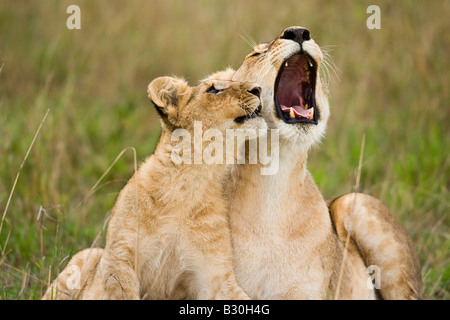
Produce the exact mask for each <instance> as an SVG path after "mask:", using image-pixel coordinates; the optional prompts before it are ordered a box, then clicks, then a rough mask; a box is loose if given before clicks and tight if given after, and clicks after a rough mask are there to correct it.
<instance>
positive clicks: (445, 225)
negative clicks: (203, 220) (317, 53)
mask: <svg viewBox="0 0 450 320" xmlns="http://www.w3.org/2000/svg"><path fill="white" fill-rule="evenodd" d="M74 3H76V4H78V5H79V6H80V8H81V19H82V22H81V25H82V29H81V30H68V29H67V28H66V19H67V18H68V16H69V15H68V14H66V8H67V7H68V6H69V5H70V4H74ZM371 4H373V3H372V2H371V1H350V0H345V1H340V2H339V4H337V3H336V2H334V1H326V0H322V1H312V0H311V1H310V0H305V1H301V3H299V2H298V1H284V2H283V4H282V5H281V4H279V3H278V4H277V3H275V2H273V3H272V2H270V1H256V0H251V1H245V2H243V1H214V2H211V1H197V0H196V1H189V2H186V1H145V2H144V1H139V0H133V1H115V2H106V1H95V2H93V1H56V0H48V1H33V2H30V1H25V0H19V1H13V0H6V1H2V3H1V4H0V66H1V65H3V66H2V68H1V71H0V212H2V213H3V212H4V211H5V209H7V210H6V214H5V220H4V223H3V225H2V229H1V233H0V245H1V247H0V253H1V256H0V298H1V299H38V298H40V296H41V294H42V293H43V291H44V290H45V289H46V284H47V283H48V281H49V280H50V279H53V278H54V277H55V275H56V274H57V273H58V271H59V270H61V269H62V268H63V267H64V266H65V264H66V263H67V261H68V259H69V257H70V256H71V255H73V254H74V253H75V252H77V251H78V250H80V249H82V248H85V247H89V246H91V245H93V244H94V245H100V246H101V245H103V242H104V238H103V233H102V230H104V225H105V221H106V220H107V217H108V214H109V211H110V209H111V208H112V206H113V204H114V201H115V198H116V196H117V194H118V192H119V191H120V189H121V188H122V186H123V185H124V184H125V183H126V181H127V180H128V178H129V177H130V176H131V175H132V173H133V171H134V155H133V152H130V151H126V152H124V153H123V154H122V155H121V157H120V158H119V159H117V161H115V160H116V158H117V156H118V155H119V154H121V152H122V151H123V150H125V149H126V148H127V147H134V148H135V150H136V156H137V160H138V161H142V160H144V159H145V157H146V156H148V155H149V154H150V153H151V152H152V151H153V150H154V147H155V145H156V142H157V140H158V138H159V122H158V120H157V117H156V114H155V112H154V110H153V108H152V106H151V104H150V102H149V101H148V98H147V95H146V87H147V85H148V83H149V82H150V81H151V80H152V79H153V78H155V77H158V76H161V75H172V74H174V75H179V76H184V77H185V78H186V79H187V80H188V81H189V82H190V83H191V84H194V83H195V82H196V81H198V80H199V79H201V78H203V77H204V76H206V75H208V74H209V73H212V72H214V71H217V70H219V69H223V68H225V67H227V66H232V67H238V66H239V65H240V63H241V61H242V59H243V57H244V56H245V55H246V54H247V53H248V52H249V50H250V48H249V46H248V44H247V43H246V41H244V40H243V39H242V38H243V37H244V38H245V37H246V34H248V35H250V36H251V37H252V38H253V40H255V41H256V42H265V41H270V40H271V39H272V38H274V37H275V35H277V34H278V33H279V32H280V31H281V30H283V29H284V28H285V27H287V26H290V25H302V26H305V27H308V28H309V29H310V30H311V32H312V36H313V37H314V39H315V40H316V42H317V43H319V44H320V45H322V46H324V48H325V49H326V50H327V51H329V53H330V54H331V56H332V57H333V59H334V62H335V64H336V66H337V67H338V68H339V70H340V71H339V70H338V71H337V76H332V77H331V79H330V93H331V112H332V114H331V120H330V123H329V128H328V131H327V136H326V138H325V139H324V140H323V142H322V144H321V145H320V146H318V147H317V148H315V149H314V150H313V151H312V153H311V156H310V159H309V168H310V171H311V172H312V174H313V176H314V177H315V179H316V182H317V184H318V186H319V188H320V189H321V190H322V192H323V193H324V196H325V197H327V198H331V197H335V196H338V195H339V194H342V193H345V192H348V191H351V190H352V186H353V185H354V183H355V179H356V169H357V167H358V159H359V153H360V146H361V140H362V137H363V136H365V151H364V158H363V163H362V166H361V168H362V170H361V172H360V174H361V177H360V189H361V190H362V191H364V192H367V193H370V194H372V195H374V196H376V197H378V198H380V199H381V200H382V201H383V202H384V203H386V204H387V205H388V207H389V208H390V209H391V211H392V212H393V214H394V215H395V217H396V218H397V219H398V220H399V222H400V223H401V225H402V226H403V227H404V228H405V230H406V231H407V232H408V234H409V235H410V236H411V238H412V239H413V242H414V244H415V246H416V248H417V250H418V253H419V257H420V260H421V263H422V275H423V279H424V284H425V294H426V295H427V297H428V298H430V299H449V298H450V266H449V262H450V257H449V254H448V252H449V249H450V230H449V226H450V215H449V207H450V196H449V188H450V157H449V154H450V128H449V123H450V109H449V106H450V101H449V91H448V90H449V77H448V75H447V70H448V69H449V63H448V52H449V51H450V36H449V34H448V22H447V20H448V16H449V14H450V3H449V2H448V1H445V0H444V1H439V0H436V1H429V2H427V3H426V4H421V3H419V2H418V1H407V0H405V1H401V2H388V1H377V4H378V5H379V6H380V8H381V19H382V20H381V29H380V30H369V29H367V28H366V19H367V18H368V15H367V14H366V8H367V7H368V6H369V5H371ZM48 109H50V111H49V113H48V116H47V118H46V119H45V122H44V123H43V126H42V128H41V130H40V132H39V135H38V136H37V138H36V140H35V142H34V144H33V146H32V148H31V149H30V153H29V155H28V158H27V159H26V161H25V162H24V165H23V167H21V163H22V161H23V159H24V157H25V155H26V154H27V150H28V148H29V147H30V145H31V142H32V140H33V137H34V136H35V134H36V132H37V129H38V127H39V124H40V123H41V121H42V119H43V118H44V115H45V114H46V112H47V110H48ZM113 163H114V165H113V166H112V167H111V168H110V170H108V169H109V167H110V165H111V164H113ZM19 172H20V176H19V178H18V180H17V184H16V185H15V188H14V193H13V194H11V190H12V189H13V186H14V182H15V178H16V176H17V175H18V173H19ZM104 173H106V175H105V176H104V178H103V179H102V180H101V181H100V182H99V183H98V184H97V182H98V181H99V179H100V178H101V177H102V176H103V174H104ZM94 186H95V188H94V190H92V188H93V187H94ZM10 195H11V200H10V202H9V207H8V208H7V203H8V199H9V196H10ZM39 212H40V213H41V214H40V217H39V218H40V219H39V221H38V220H37V217H38V213H39ZM99 235H100V236H99Z"/></svg>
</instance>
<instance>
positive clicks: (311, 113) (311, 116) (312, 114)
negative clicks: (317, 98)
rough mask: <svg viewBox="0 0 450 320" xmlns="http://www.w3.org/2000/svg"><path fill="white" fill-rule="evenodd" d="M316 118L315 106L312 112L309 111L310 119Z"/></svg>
mask: <svg viewBox="0 0 450 320" xmlns="http://www.w3.org/2000/svg"><path fill="white" fill-rule="evenodd" d="M313 118H314V108H313V109H311V112H310V113H309V119H310V120H312V119H313Z"/></svg>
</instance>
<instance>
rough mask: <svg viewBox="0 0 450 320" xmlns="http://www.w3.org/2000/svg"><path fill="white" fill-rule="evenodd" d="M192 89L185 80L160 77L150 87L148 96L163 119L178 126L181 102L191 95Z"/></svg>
mask: <svg viewBox="0 0 450 320" xmlns="http://www.w3.org/2000/svg"><path fill="white" fill-rule="evenodd" d="M189 91H190V87H189V85H188V84H187V83H186V81H185V80H183V79H180V78H172V77H160V78H156V79H155V80H153V81H152V82H151V83H150V84H149V86H148V90H147V92H148V96H149V98H150V100H152V102H153V103H154V105H155V107H156V110H157V111H158V113H159V115H160V116H161V118H163V120H164V118H168V120H169V121H170V122H171V123H173V124H176V122H177V119H178V111H179V106H180V100H181V99H182V98H184V97H185V96H186V95H187V94H189Z"/></svg>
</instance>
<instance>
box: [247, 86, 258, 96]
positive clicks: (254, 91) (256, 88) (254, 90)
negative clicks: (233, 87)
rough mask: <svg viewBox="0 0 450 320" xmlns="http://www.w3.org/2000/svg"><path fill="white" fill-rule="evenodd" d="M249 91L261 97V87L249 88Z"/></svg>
mask: <svg viewBox="0 0 450 320" xmlns="http://www.w3.org/2000/svg"><path fill="white" fill-rule="evenodd" d="M248 92H250V93H251V94H253V95H255V96H257V97H258V98H259V96H260V95H261V87H254V88H253V89H252V90H248Z"/></svg>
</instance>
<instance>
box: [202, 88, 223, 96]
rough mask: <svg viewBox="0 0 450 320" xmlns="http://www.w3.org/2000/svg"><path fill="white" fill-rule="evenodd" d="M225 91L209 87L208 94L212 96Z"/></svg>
mask: <svg viewBox="0 0 450 320" xmlns="http://www.w3.org/2000/svg"><path fill="white" fill-rule="evenodd" d="M222 91H223V89H216V88H214V86H211V87H209V88H208V89H207V90H206V92H207V93H211V94H218V93H219V92H222Z"/></svg>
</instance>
